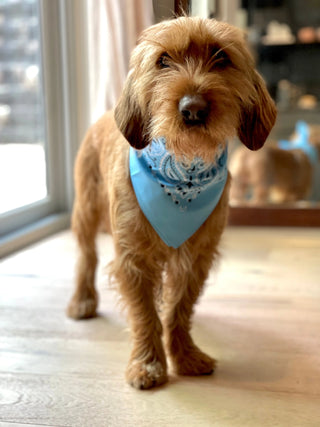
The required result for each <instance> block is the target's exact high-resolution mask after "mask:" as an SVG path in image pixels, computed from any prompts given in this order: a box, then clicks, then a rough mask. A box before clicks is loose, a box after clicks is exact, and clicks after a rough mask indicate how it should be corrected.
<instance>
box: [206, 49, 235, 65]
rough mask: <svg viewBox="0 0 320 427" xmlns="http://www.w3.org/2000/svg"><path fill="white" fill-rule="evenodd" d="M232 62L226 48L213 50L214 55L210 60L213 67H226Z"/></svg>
mask: <svg viewBox="0 0 320 427" xmlns="http://www.w3.org/2000/svg"><path fill="white" fill-rule="evenodd" d="M230 63H231V62H230V58H229V56H228V55H227V54H226V52H225V51H224V50H222V49H213V50H212V56H211V60H210V64H211V69H215V68H224V67H226V66H227V65H229V64H230Z"/></svg>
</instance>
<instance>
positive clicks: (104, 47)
mask: <svg viewBox="0 0 320 427" xmlns="http://www.w3.org/2000/svg"><path fill="white" fill-rule="evenodd" d="M152 23H153V8H152V0H117V1H115V0H88V25H89V27H88V33H89V80H90V83H89V84H90V87H89V92H90V105H91V122H94V121H95V120H97V119H98V118H99V117H100V116H101V115H102V114H103V113H104V111H106V110H107V109H110V108H113V107H114V105H115V103H116V101H117V99H118V97H119V95H120V92H121V89H122V86H123V82H124V80H125V77H126V75H127V72H128V63H129V58H130V53H131V51H132V49H133V47H134V46H135V44H136V41H137V38H138V36H139V34H140V32H141V31H142V30H143V29H144V28H146V27H148V26H149V25H151V24H152Z"/></svg>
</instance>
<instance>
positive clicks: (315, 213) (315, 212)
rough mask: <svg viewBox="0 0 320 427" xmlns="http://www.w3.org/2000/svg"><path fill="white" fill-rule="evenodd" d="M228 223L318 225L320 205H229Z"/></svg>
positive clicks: (291, 225) (319, 224)
mask: <svg viewBox="0 0 320 427" xmlns="http://www.w3.org/2000/svg"><path fill="white" fill-rule="evenodd" d="M229 225H243V226H279V227H280V226H281V227H320V207H301V208H300V207H299V208H297V207H294V206H293V207H284V206H279V207H278V206H263V207H251V206H250V207H249V206H231V207H230V212H229Z"/></svg>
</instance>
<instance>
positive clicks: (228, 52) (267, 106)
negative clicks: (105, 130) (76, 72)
mask: <svg viewBox="0 0 320 427" xmlns="http://www.w3.org/2000/svg"><path fill="white" fill-rule="evenodd" d="M275 118H276V109H275V106H274V102H273V101H272V99H271V97H270V95H269V93H268V91H267V89H266V86H265V83H264V81H263V79H262V78H261V76H260V75H259V74H258V73H257V71H256V70H255V67H254V61H253V59H252V56H251V55H250V53H249V51H248V49H247V47H246V44H245V41H244V36H243V33H242V32H241V31H240V30H238V29H236V28H234V27H232V26H230V25H228V24H226V23H221V22H218V21H215V20H209V19H200V18H187V17H182V18H178V19H175V20H172V21H165V22H162V23H160V24H157V25H154V26H152V27H150V28H148V29H147V30H145V31H144V32H143V33H142V36H141V38H140V41H139V43H138V45H137V47H136V48H135V49H134V51H133V53H132V57H131V62H130V71H129V74H128V77H127V80H126V83H125V86H124V90H123V93H122V95H121V97H120V100H119V102H118V104H117V106H116V109H115V120H116V122H117V125H118V127H119V129H120V131H121V132H122V133H123V135H124V136H125V138H126V139H127V140H128V141H129V143H130V144H131V145H132V146H133V147H135V148H137V149H141V148H144V147H145V146H146V145H148V144H149V143H150V142H151V140H152V139H153V138H155V137H159V136H164V137H165V138H166V140H167V146H168V148H169V149H171V150H172V151H173V152H174V153H175V154H177V155H181V154H184V155H185V156H187V157H194V156H199V157H202V158H203V159H205V160H209V161H210V160H212V156H213V155H214V153H215V150H216V148H217V146H219V145H221V144H222V143H224V142H225V141H226V140H227V139H229V138H231V137H234V136H235V135H238V136H239V138H240V140H241V141H242V142H243V143H244V144H245V145H246V146H247V147H248V148H250V149H251V150H257V149H259V148H260V147H262V146H263V144H264V142H265V140H266V138H267V136H268V134H269V132H270V130H271V128H272V126H273V125H274V122H275Z"/></svg>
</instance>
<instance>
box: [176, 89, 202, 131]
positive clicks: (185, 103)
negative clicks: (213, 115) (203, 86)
mask: <svg viewBox="0 0 320 427" xmlns="http://www.w3.org/2000/svg"><path fill="white" fill-rule="evenodd" d="M179 112H180V114H181V116H182V118H183V120H184V122H185V123H186V124H187V125H203V124H205V122H206V119H207V117H208V114H209V104H208V102H207V101H206V100H205V99H204V97H203V96H201V95H185V96H184V97H182V98H181V99H180V101H179Z"/></svg>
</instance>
